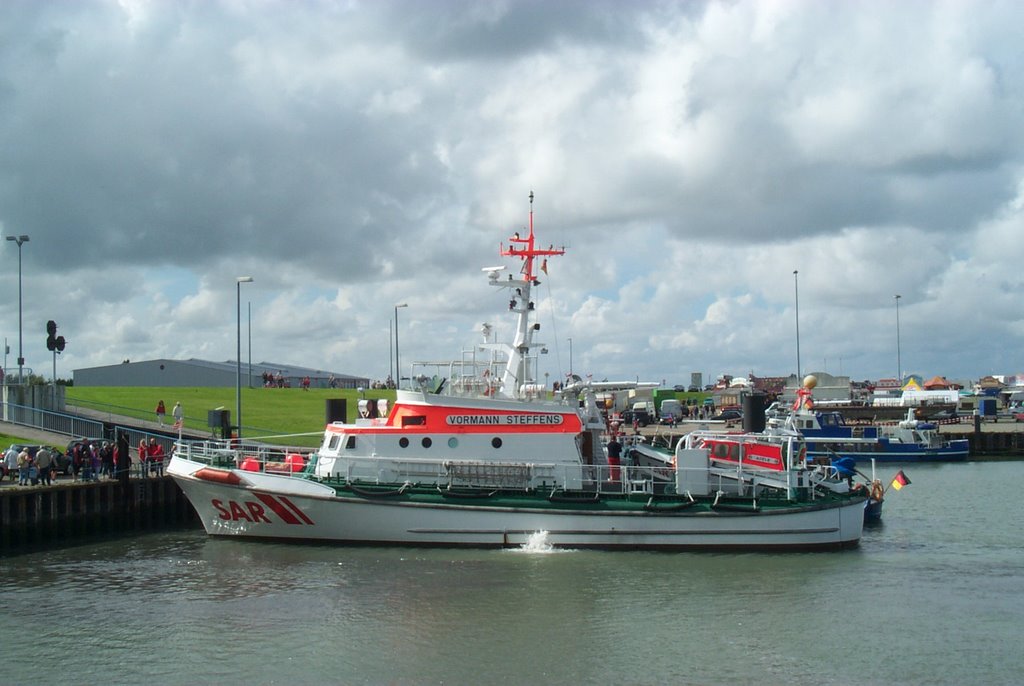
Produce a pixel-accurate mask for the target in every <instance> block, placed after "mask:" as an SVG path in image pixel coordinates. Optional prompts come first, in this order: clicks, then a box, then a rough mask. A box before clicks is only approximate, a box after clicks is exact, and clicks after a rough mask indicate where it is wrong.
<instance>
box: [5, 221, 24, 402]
mask: <svg viewBox="0 0 1024 686" xmlns="http://www.w3.org/2000/svg"><path fill="white" fill-rule="evenodd" d="M7 240H9V241H14V242H15V243H17V244H18V383H19V384H22V383H24V379H23V378H22V374H23V371H22V368H23V367H24V366H25V354H24V351H23V350H22V346H21V343H22V341H21V245H22V243H28V240H29V239H28V236H26V235H25V234H21V235H20V236H8V237H7Z"/></svg>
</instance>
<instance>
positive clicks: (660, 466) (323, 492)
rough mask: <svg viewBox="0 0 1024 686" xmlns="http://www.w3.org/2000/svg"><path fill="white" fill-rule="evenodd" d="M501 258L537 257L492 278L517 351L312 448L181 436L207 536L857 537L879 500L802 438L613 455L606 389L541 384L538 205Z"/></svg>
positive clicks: (705, 435) (453, 367)
mask: <svg viewBox="0 0 1024 686" xmlns="http://www.w3.org/2000/svg"><path fill="white" fill-rule="evenodd" d="M530 199H531V205H532V200H533V196H532V194H531V198H530ZM501 254H502V255H504V256H507V257H513V258H517V259H519V260H521V262H522V269H521V272H520V274H521V276H520V277H519V278H514V277H513V276H512V275H511V274H509V275H508V276H507V278H502V274H501V272H502V271H503V268H501V267H494V268H488V269H486V270H485V271H486V272H487V273H488V280H489V282H490V284H491V285H492V286H496V287H499V288H503V289H507V290H508V291H509V298H510V299H509V311H510V312H512V313H513V314H514V316H515V317H516V320H517V323H516V329H515V337H514V340H513V342H512V344H511V345H507V346H502V345H499V344H496V343H490V342H489V341H488V343H487V349H488V350H489V351H490V353H491V355H490V357H488V358H487V359H483V360H477V359H476V357H475V356H469V357H467V356H463V359H461V360H459V361H457V362H453V363H450V364H449V365H447V370H446V373H445V374H444V375H427V374H413V375H412V378H413V380H414V383H415V386H416V387H415V388H412V389H401V390H399V391H397V393H396V399H395V402H394V403H393V405H392V406H391V407H390V408H389V409H388V412H387V415H386V416H384V417H371V416H367V417H360V418H358V419H357V420H356V421H355V422H354V423H342V422H332V423H330V424H328V425H327V427H326V428H325V431H324V437H323V442H322V443H321V445H320V447H319V448H318V449H317V450H315V451H312V452H302V451H283V450H280V449H277V448H268V447H267V446H265V445H260V444H258V443H249V444H245V443H243V444H241V445H223V444H215V443H210V442H196V443H186V442H183V443H179V444H178V445H177V446H176V450H175V454H174V456H173V458H172V460H171V463H170V465H169V467H168V473H169V474H170V475H171V476H172V477H173V478H174V479H175V480H176V482H177V483H178V484H179V485H180V486H181V488H182V490H183V491H184V493H185V494H186V496H187V497H188V498H189V500H190V501H191V503H192V505H193V506H194V507H195V509H196V511H197V512H198V513H199V516H200V519H201V521H202V523H203V526H204V527H205V528H206V531H207V532H208V533H209V534H211V535H218V536H239V537H252V538H265V539H285V540H310V541H334V542H344V543H362V544H388V545H437V546H485V547H486V546H493V547H504V546H520V545H523V544H525V543H527V542H528V540H529V539H530V538H531V537H532V536H534V535H536V534H537V533H540V532H544V533H545V534H546V538H547V540H548V542H549V543H550V544H552V545H554V546H560V547H574V548H612V549H616V548H626V549H641V548H650V549H742V550H758V549H770V550H782V549H800V550H808V549H836V548H844V547H850V546H855V545H857V543H858V541H859V540H860V537H861V533H862V529H863V509H864V503H865V501H866V496H865V495H864V494H861V493H857V492H854V491H852V490H851V489H850V488H849V486H848V483H847V482H846V481H845V480H844V479H842V478H840V477H839V476H838V474H837V473H836V472H835V470H834V469H830V468H827V467H824V466H809V465H808V464H807V462H806V460H805V452H804V450H803V447H802V438H801V437H800V436H799V435H798V434H795V433H788V434H779V435H767V434H750V435H746V434H744V435H739V434H714V433H713V432H695V433H694V434H691V435H690V436H688V437H687V438H686V440H684V441H681V442H680V443H679V444H678V445H677V446H676V447H675V449H674V450H672V451H671V452H668V451H666V452H664V453H650V454H648V455H647V458H648V460H649V461H648V462H647V463H646V464H645V463H637V464H623V465H618V464H609V460H608V458H607V455H606V453H605V450H604V447H603V436H604V432H605V430H606V427H605V422H604V419H603V418H602V416H601V413H600V410H599V408H598V405H597V402H596V400H595V392H594V390H595V389H594V385H592V384H590V383H588V382H586V381H583V380H581V379H576V380H573V381H572V382H571V383H569V384H568V385H566V386H565V387H564V388H562V389H560V390H559V392H558V393H555V394H550V393H549V392H548V391H547V389H546V388H544V389H541V388H539V387H538V385H537V384H536V381H535V375H536V373H535V369H536V364H535V358H534V357H532V356H531V349H533V348H539V347H541V345H542V344H540V343H537V342H535V341H534V335H535V333H536V332H537V331H538V330H539V324H537V323H535V322H534V321H533V316H534V315H535V308H534V303H533V301H532V300H531V292H532V289H533V288H534V287H535V286H537V285H539V284H540V281H539V279H538V275H539V274H538V267H539V271H543V272H545V273H546V271H547V267H546V259H547V258H548V257H551V256H556V255H561V254H563V250H561V249H555V248H553V247H549V248H547V249H541V248H538V247H537V246H536V242H535V236H534V230H533V211H532V207H531V211H530V228H529V234H528V235H527V236H520V235H519V234H518V233H517V234H515V235H514V236H513V237H512V238H511V239H510V243H509V246H508V248H507V249H506V248H505V247H504V246H503V247H502V249H501ZM540 260H545V262H543V263H541V264H540V265H538V262H539V261H540ZM721 446H725V448H724V451H723V448H722V447H721ZM723 452H724V453H727V454H728V456H729V459H722V457H721V455H720V453H723ZM769 463H770V464H769Z"/></svg>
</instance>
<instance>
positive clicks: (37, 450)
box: [4, 438, 169, 486]
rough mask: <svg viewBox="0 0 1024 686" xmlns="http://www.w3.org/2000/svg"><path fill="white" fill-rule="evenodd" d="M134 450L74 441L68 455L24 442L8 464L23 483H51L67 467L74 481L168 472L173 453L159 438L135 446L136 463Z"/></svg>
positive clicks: (31, 484)
mask: <svg viewBox="0 0 1024 686" xmlns="http://www.w3.org/2000/svg"><path fill="white" fill-rule="evenodd" d="M125 444H126V445H127V442H126V443H125ZM132 452H133V451H132V450H131V449H129V450H127V451H126V454H124V455H122V454H121V450H120V448H119V446H118V444H117V443H116V442H112V441H94V440H88V439H82V440H77V441H72V443H71V445H70V446H69V448H68V452H67V455H66V456H65V454H64V453H62V452H61V451H59V450H57V449H56V448H51V447H49V446H45V445H38V446H31V445H22V446H20V450H18V451H17V452H16V455H15V456H14V457H13V459H11V460H7V463H6V464H5V465H4V467H5V469H6V470H7V471H8V472H9V475H10V480H11V481H13V480H14V479H15V478H17V480H18V485H19V486H49V485H51V484H53V483H54V482H55V481H56V480H57V475H58V473H60V472H62V471H65V470H67V471H68V472H70V475H71V477H72V481H74V482H88V481H100V480H102V479H108V480H109V479H118V478H121V476H122V473H127V474H128V475H130V476H137V477H140V478H145V477H147V476H150V477H162V476H163V475H164V463H165V462H166V461H167V460H168V459H169V456H168V455H167V454H166V453H165V451H164V448H163V446H162V445H161V444H160V442H159V441H158V440H157V439H156V438H149V439H146V438H142V439H141V440H140V441H139V443H138V445H137V446H136V447H135V449H134V452H135V454H136V455H137V460H135V461H134V465H133V460H132V455H131V453H132ZM133 467H134V468H135V472H134V474H133V472H132V469H133Z"/></svg>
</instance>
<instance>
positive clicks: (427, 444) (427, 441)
mask: <svg viewBox="0 0 1024 686" xmlns="http://www.w3.org/2000/svg"><path fill="white" fill-rule="evenodd" d="M420 443H421V444H423V447H424V448H429V447H430V445H431V443H433V441H431V440H430V436H424V437H423V440H422V441H420Z"/></svg>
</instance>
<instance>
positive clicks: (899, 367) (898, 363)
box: [895, 293, 903, 387]
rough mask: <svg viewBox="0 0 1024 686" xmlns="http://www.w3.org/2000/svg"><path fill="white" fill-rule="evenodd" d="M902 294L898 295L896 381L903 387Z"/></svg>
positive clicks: (896, 296)
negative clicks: (901, 343) (901, 342)
mask: <svg viewBox="0 0 1024 686" xmlns="http://www.w3.org/2000/svg"><path fill="white" fill-rule="evenodd" d="M901 297H903V296H901V295H900V294H898V293H897V294H896V295H895V298H896V381H897V382H898V383H899V385H900V387H902V386H903V363H902V362H901V361H900V298H901Z"/></svg>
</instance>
